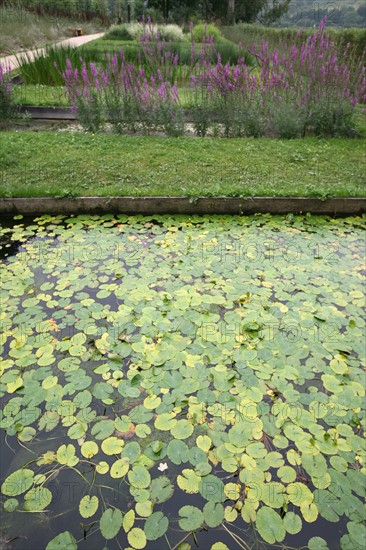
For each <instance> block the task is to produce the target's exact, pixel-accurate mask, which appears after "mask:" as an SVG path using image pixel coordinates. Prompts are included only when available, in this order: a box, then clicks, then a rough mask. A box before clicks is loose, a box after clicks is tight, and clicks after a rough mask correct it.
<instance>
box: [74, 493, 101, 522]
mask: <svg viewBox="0 0 366 550" xmlns="http://www.w3.org/2000/svg"><path fill="white" fill-rule="evenodd" d="M98 506H99V499H98V497H97V496H93V497H90V496H89V495H85V497H83V498H82V499H81V501H80V503H79V512H80V515H81V516H82V517H83V518H91V517H92V516H94V514H95V513H96V511H97V510H98Z"/></svg>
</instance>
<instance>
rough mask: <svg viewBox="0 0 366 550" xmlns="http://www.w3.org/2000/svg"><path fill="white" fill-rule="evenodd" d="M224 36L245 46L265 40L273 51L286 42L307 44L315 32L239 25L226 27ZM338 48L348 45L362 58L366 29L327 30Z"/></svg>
mask: <svg viewBox="0 0 366 550" xmlns="http://www.w3.org/2000/svg"><path fill="white" fill-rule="evenodd" d="M221 32H222V34H223V35H224V36H225V37H226V38H228V39H230V40H231V41H232V42H235V43H236V44H239V43H242V44H243V45H244V46H247V45H253V44H254V43H257V44H259V43H260V42H262V41H263V40H265V41H266V42H268V44H269V47H270V49H271V50H273V49H275V48H281V45H282V44H284V43H285V42H292V41H294V40H298V38H299V37H302V39H303V41H304V42H305V41H306V40H307V38H308V37H309V36H311V35H312V33H313V32H314V31H313V29H296V28H272V27H264V26H262V25H250V24H247V23H240V24H238V25H232V26H226V27H222V29H221ZM327 32H328V34H329V35H330V37H331V39H332V40H333V41H334V42H335V44H336V46H337V47H338V48H340V49H342V50H344V49H345V47H346V46H347V44H348V43H349V44H350V48H351V49H352V50H353V51H354V53H355V55H357V56H358V57H362V56H363V55H364V53H365V50H366V29H332V28H329V29H328V30H327Z"/></svg>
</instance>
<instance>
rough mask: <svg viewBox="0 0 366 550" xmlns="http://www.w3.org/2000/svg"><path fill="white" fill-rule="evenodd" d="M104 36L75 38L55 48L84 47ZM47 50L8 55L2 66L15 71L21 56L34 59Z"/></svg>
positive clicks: (63, 41) (66, 40)
mask: <svg viewBox="0 0 366 550" xmlns="http://www.w3.org/2000/svg"><path fill="white" fill-rule="evenodd" d="M103 35H104V33H103V32H99V33H97V34H87V35H85V36H75V37H73V38H66V39H65V40H61V42H57V43H56V44H54V45H55V46H75V47H76V46H82V45H83V44H87V43H88V42H91V41H92V40H96V39H97V38H101V37H102V36H103ZM45 49H46V48H39V49H36V50H28V51H24V52H19V53H18V54H16V55H7V56H6V57H1V58H0V65H2V67H3V69H4V70H5V71H9V70H11V71H12V70H14V69H16V68H17V67H18V65H19V58H20V56H21V55H22V54H23V55H26V56H31V57H32V58H33V59H35V58H36V57H38V56H39V55H42V53H43V52H44V51H45Z"/></svg>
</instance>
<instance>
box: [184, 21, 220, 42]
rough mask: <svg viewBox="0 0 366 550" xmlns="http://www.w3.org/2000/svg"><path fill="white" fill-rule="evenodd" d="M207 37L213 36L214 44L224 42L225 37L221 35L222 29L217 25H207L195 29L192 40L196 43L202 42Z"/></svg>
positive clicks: (200, 25) (197, 26)
mask: <svg viewBox="0 0 366 550" xmlns="http://www.w3.org/2000/svg"><path fill="white" fill-rule="evenodd" d="M204 36H206V37H208V36H212V37H213V40H214V42H218V41H223V40H224V37H223V36H222V34H221V31H220V29H218V28H217V27H216V25H214V24H212V23H210V24H208V25H206V24H199V25H196V26H195V27H193V31H192V39H193V40H194V41H195V42H202V40H203V37H204Z"/></svg>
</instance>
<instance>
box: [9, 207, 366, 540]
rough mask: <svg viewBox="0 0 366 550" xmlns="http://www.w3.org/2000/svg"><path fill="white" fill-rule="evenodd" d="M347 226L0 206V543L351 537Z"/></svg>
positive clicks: (353, 333)
mask: <svg viewBox="0 0 366 550" xmlns="http://www.w3.org/2000/svg"><path fill="white" fill-rule="evenodd" d="M364 222H365V219H364V218H361V217H357V218H356V217H353V218H344V219H333V218H330V217H315V216H310V215H307V216H292V215H289V216H283V217H279V216H278V217H272V216H270V215H256V216H251V217H245V216H243V217H230V216H210V217H198V216H197V217H188V216H149V217H142V216H125V215H123V216H122V215H119V216H112V215H104V216H96V215H95V216H94V215H93V216H71V217H67V216H46V215H45V216H42V217H38V218H36V219H32V220H30V219H23V218H22V217H21V216H16V217H15V218H14V219H5V220H2V223H1V229H0V246H1V248H0V254H1V258H2V265H1V302H0V304H1V310H0V320H1V341H0V347H1V355H2V362H1V385H0V391H1V394H0V395H1V404H2V407H1V411H0V428H1V433H2V441H1V443H2V444H1V483H2V484H1V532H0V548H3V549H10V548H12V549H14V550H34V549H36V548H37V549H41V548H42V549H43V548H47V550H52V549H56V548H59V549H62V550H66V549H76V548H78V549H85V550H86V549H95V550H97V549H98V550H99V549H102V548H108V549H109V550H115V549H116V550H117V549H121V548H124V549H127V548H128V549H129V548H133V549H143V548H147V549H148V550H178V549H179V550H189V549H193V548H200V549H203V550H206V549H207V550H209V549H212V550H225V549H230V550H234V549H235V550H236V549H241V548H243V549H249V548H251V549H262V548H263V549H266V548H276V547H278V548H309V549H310V550H322V549H327V548H329V549H331V550H332V549H338V548H342V550H351V549H352V550H355V549H358V548H360V549H361V548H363V543H362V540H365V532H366V528H365V526H364V519H365V509H364V505H363V499H364V497H365V493H366V489H365V479H366V478H365V474H366V468H365V464H364V459H365V443H364V438H363V433H364V427H365V399H364V398H365V389H364V387H365V372H364V368H365V364H366V362H365V345H364V343H365V321H364V317H363V307H364V303H365V302H364V287H363V283H364V277H365V264H364V252H365V250H364V245H365V241H364V235H365V234H364V229H365V223H364Z"/></svg>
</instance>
